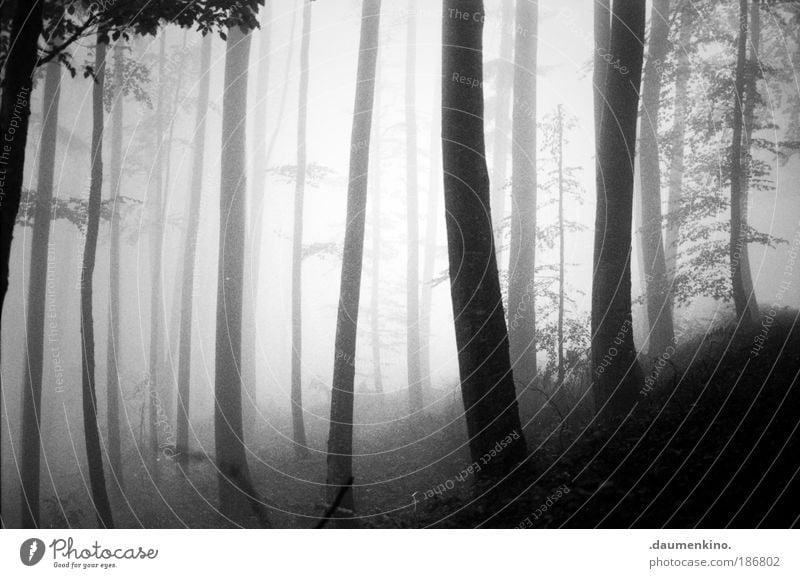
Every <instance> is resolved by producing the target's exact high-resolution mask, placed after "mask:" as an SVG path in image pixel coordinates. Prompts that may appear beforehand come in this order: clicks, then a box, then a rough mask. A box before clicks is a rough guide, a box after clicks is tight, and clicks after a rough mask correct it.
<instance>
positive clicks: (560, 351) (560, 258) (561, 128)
mask: <svg viewBox="0 0 800 578" xmlns="http://www.w3.org/2000/svg"><path fill="white" fill-rule="evenodd" d="M557 115H558V116H557V121H556V122H557V125H556V130H557V132H558V137H557V138H558V386H559V387H561V386H562V385H563V384H564V369H565V366H564V107H563V106H562V105H560V104H559V105H558V112H557Z"/></svg>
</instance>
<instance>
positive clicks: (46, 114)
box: [20, 62, 61, 528]
mask: <svg viewBox="0 0 800 578" xmlns="http://www.w3.org/2000/svg"><path fill="white" fill-rule="evenodd" d="M45 70H46V72H45V80H44V95H43V99H42V136H41V141H40V144H39V155H40V156H39V175H38V179H37V185H36V189H37V190H36V200H35V207H36V208H35V209H34V221H33V242H32V245H31V264H30V276H29V279H28V318H27V327H26V336H27V340H26V347H25V385H24V387H23V390H22V396H23V397H22V452H21V461H22V464H21V467H20V477H21V482H22V483H21V488H22V500H21V503H22V527H23V528H38V527H39V470H40V454H41V446H42V438H41V423H42V416H41V407H42V365H43V362H44V320H45V301H46V298H47V272H48V270H49V263H48V257H49V246H50V226H51V221H50V214H51V212H52V204H53V172H54V169H55V161H56V133H57V131H58V107H59V100H60V96H61V90H60V86H59V84H60V83H61V64H59V63H58V62H51V63H49V64H47V66H46V67H45Z"/></svg>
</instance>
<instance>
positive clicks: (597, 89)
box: [592, 0, 611, 152]
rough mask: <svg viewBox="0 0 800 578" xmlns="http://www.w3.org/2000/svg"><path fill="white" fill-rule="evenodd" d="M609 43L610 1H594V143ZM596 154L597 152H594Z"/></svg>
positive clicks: (597, 137) (602, 108)
mask: <svg viewBox="0 0 800 578" xmlns="http://www.w3.org/2000/svg"><path fill="white" fill-rule="evenodd" d="M610 43H611V0H595V3H594V69H593V72H592V88H593V95H594V134H595V142H596V143H599V142H600V124H601V122H602V120H603V112H604V111H605V107H606V102H605V100H604V98H605V97H604V94H605V86H606V77H607V76H608V64H607V63H606V61H605V60H604V59H603V57H604V56H605V55H606V54H608V47H609V44H610ZM596 152H597V151H596Z"/></svg>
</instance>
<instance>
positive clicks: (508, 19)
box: [490, 0, 525, 261]
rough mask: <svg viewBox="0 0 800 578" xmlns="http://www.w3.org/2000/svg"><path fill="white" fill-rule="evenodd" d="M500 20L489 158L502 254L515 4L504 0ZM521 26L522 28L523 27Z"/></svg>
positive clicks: (496, 231) (497, 245) (496, 241)
mask: <svg viewBox="0 0 800 578" xmlns="http://www.w3.org/2000/svg"><path fill="white" fill-rule="evenodd" d="M500 18H501V34H500V59H499V61H498V67H497V90H496V96H495V99H496V100H495V119H494V146H493V152H494V154H493V155H492V156H493V157H494V160H493V162H492V179H491V183H490V184H491V186H492V216H493V217H494V218H493V222H492V226H493V228H494V244H495V251H496V252H497V254H498V261H500V254H501V253H502V252H503V221H504V220H505V217H506V196H507V195H508V193H507V191H506V181H507V180H508V157H509V154H508V148H509V147H508V145H509V142H510V140H511V129H512V127H511V115H510V114H509V108H510V103H511V93H512V90H511V87H512V83H513V82H514V74H515V73H514V69H513V67H512V62H511V59H512V58H513V50H514V43H513V42H512V40H514V32H513V31H514V2H513V1H512V0H505V1H504V2H503V12H502V16H501V17H500ZM523 26H525V25H524V24H523Z"/></svg>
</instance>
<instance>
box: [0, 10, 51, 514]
mask: <svg viewBox="0 0 800 578" xmlns="http://www.w3.org/2000/svg"><path fill="white" fill-rule="evenodd" d="M43 4H44V2H43V0H34V1H33V2H31V3H25V2H18V3H17V10H16V14H15V15H14V19H13V23H12V29H11V38H12V41H11V43H10V48H9V51H8V54H7V57H6V60H5V69H6V72H5V78H4V81H3V93H2V94H3V98H2V101H0V134H2V135H5V136H4V138H5V139H6V140H8V137H9V136H10V137H13V139H14V140H12V141H10V143H9V142H3V143H2V149H0V172H1V173H0V174H2V176H3V179H2V181H3V188H2V190H0V325H1V324H2V323H1V321H2V310H3V304H4V303H5V298H6V293H7V292H8V269H9V267H8V265H9V259H10V257H11V242H12V239H13V236H14V223H15V222H16V219H17V211H18V210H19V202H20V198H21V196H22V171H23V167H24V166H25V145H26V144H27V140H28V120H29V117H30V114H31V105H30V95H31V88H32V87H33V73H34V70H35V68H36V61H37V54H36V47H37V43H38V41H39V35H40V34H41V32H42V6H43ZM0 355H1V353H0ZM1 394H2V382H0V400H1V399H2V397H3V396H2V395H1ZM0 410H2V405H1V404H0ZM0 413H2V411H0ZM1 442H2V436H0V443H1ZM0 478H2V469H1V468H0ZM1 492H2V485H0V495H2V493H1ZM0 526H3V512H2V499H0Z"/></svg>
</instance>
